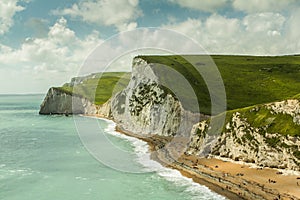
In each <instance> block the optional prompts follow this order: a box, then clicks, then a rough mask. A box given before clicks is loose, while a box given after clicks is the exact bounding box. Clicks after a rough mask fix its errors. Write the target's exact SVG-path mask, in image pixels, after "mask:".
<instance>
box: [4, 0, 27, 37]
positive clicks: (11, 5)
mask: <svg viewBox="0 0 300 200" xmlns="http://www.w3.org/2000/svg"><path fill="white" fill-rule="evenodd" d="M19 1H20V0H1V1H0V35H3V34H4V33H6V32H7V31H9V29H10V28H11V27H12V26H13V24H14V20H13V17H14V15H15V14H16V13H17V12H20V11H22V10H24V9H25V8H24V7H22V6H20V5H18V2H19Z"/></svg>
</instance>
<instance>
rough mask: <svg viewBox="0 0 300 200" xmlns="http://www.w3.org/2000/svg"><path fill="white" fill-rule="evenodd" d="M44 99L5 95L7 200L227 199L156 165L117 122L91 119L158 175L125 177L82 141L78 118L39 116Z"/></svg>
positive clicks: (1, 182)
mask: <svg viewBox="0 0 300 200" xmlns="http://www.w3.org/2000/svg"><path fill="white" fill-rule="evenodd" d="M42 99H43V96H42V95H22V96H4V95H1V96H0V199H1V200H35V199H38V200H43V199H45V200H48V199H49V200H50V199H51V200H54V199H58V200H59V199H63V200H68V199H70V200H77V199H78V200H79V199H80V200H81V199H85V200H89V199H90V200H94V199H95V200H96V199H97V200H99V199H104V200H106V199H108V200H111V199H125V200H126V199H130V200H135V199H139V200H140V199H172V200H173V199H180V200H181V199H222V198H223V197H221V196H219V195H217V194H215V193H213V192H211V191H210V190H208V189H207V188H206V187H204V186H200V185H198V184H196V183H193V182H192V181H191V180H190V179H187V178H185V177H182V176H181V175H180V174H179V173H178V172H177V171H175V170H171V169H167V168H164V167H162V166H160V165H159V164H157V163H155V162H154V161H150V160H149V158H148V157H145V155H146V154H148V153H147V146H146V145H145V144H144V143H143V142H139V141H136V140H135V139H130V138H126V137H124V136H118V135H116V133H113V131H112V129H111V126H112V125H113V123H111V122H108V121H104V120H99V119H92V118H85V120H97V122H98V123H99V124H100V126H101V127H102V128H103V129H104V130H106V131H107V134H108V137H109V138H110V139H111V140H112V141H113V142H114V144H115V145H119V146H120V148H122V149H126V150H127V151H128V152H132V153H133V154H132V156H131V157H130V159H132V161H131V162H132V163H135V166H137V167H141V168H151V167H153V169H154V170H155V171H154V172H150V173H138V174H134V173H125V172H122V171H118V170H115V169H113V168H111V167H108V166H106V165H104V164H102V163H101V162H99V161H98V160H96V159H95V158H94V157H93V156H91V154H89V153H88V151H87V150H86V149H85V147H84V146H83V144H82V143H81V140H80V139H79V136H78V134H77V130H76V127H75V124H74V119H73V118H72V117H64V116H40V115H38V109H39V105H40V103H41V101H42ZM82 118H83V117H82ZM110 131H112V132H111V133H110ZM104 151H105V149H104ZM103 153H105V154H109V152H103ZM141 154H143V155H144V156H143V157H141V156H140V155H141ZM135 155H136V156H135Z"/></svg>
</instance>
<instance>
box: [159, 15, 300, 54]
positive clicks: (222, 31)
mask: <svg viewBox="0 0 300 200" xmlns="http://www.w3.org/2000/svg"><path fill="white" fill-rule="evenodd" d="M299 11H300V10H295V11H294V12H293V13H292V14H291V16H290V17H284V16H283V15H281V14H278V13H257V14H249V15H247V16H245V17H244V18H242V19H238V18H227V17H223V16H220V15H217V14H212V15H211V16H210V17H208V18H207V19H205V20H202V21H201V20H200V19H187V20H186V21H184V22H181V23H177V24H176V23H173V24H168V25H164V26H163V27H164V28H170V29H172V30H176V31H179V32H181V33H183V34H186V35H187V36H189V37H191V38H193V39H194V40H196V41H198V42H199V43H200V45H202V46H203V47H204V48H205V49H206V50H207V51H208V52H209V53H222V54H224V53H225V54H253V55H278V54H293V53H300V42H298V41H299V40H298V38H299V35H300V28H299V27H300V24H299V18H300V14H299V13H300V12H299Z"/></svg>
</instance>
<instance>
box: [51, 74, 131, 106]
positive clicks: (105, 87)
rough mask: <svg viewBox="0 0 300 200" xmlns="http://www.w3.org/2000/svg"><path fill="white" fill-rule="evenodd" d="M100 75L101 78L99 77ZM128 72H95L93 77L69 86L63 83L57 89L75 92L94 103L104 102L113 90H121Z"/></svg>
mask: <svg viewBox="0 0 300 200" xmlns="http://www.w3.org/2000/svg"><path fill="white" fill-rule="evenodd" d="M100 76H101V78H99V77H100ZM129 77H130V73H128V72H105V73H102V74H101V73H99V74H96V76H95V78H88V79H86V80H83V81H82V82H80V83H78V84H76V85H74V86H70V83H66V84H64V85H63V86H62V87H58V88H57V89H59V90H61V91H64V92H66V93H69V94H77V95H80V96H83V97H85V98H87V99H89V100H90V101H91V102H94V103H95V104H96V105H101V104H103V103H105V102H106V101H107V100H108V99H109V98H110V97H111V96H112V94H113V93H114V92H117V91H121V90H122V89H123V88H125V87H126V86H127V84H128V82H129Z"/></svg>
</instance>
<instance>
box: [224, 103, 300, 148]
mask: <svg viewBox="0 0 300 200" xmlns="http://www.w3.org/2000/svg"><path fill="white" fill-rule="evenodd" d="M236 112H238V113H240V116H241V118H243V119H246V120H247V122H248V123H249V124H250V125H251V126H252V127H255V128H260V129H261V131H260V132H261V134H265V133H278V134H281V135H290V136H298V137H300V125H298V124H296V123H294V122H293V117H292V116H291V115H288V114H282V113H277V114H276V113H274V112H271V110H269V109H268V108H267V107H266V106H265V105H255V106H250V107H246V108H241V109H235V110H231V111H227V113H226V119H225V124H227V123H230V121H231V119H232V116H233V113H236ZM223 131H225V126H224V127H223ZM269 142H270V144H274V143H275V142H278V141H277V140H276V138H273V139H271V140H269Z"/></svg>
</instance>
